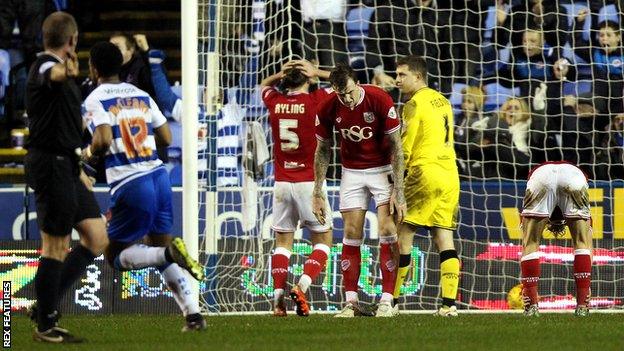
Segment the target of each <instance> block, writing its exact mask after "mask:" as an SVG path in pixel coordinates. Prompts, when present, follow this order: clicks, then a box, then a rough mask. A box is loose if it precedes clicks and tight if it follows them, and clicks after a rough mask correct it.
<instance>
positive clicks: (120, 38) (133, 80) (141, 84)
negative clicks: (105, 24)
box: [109, 32, 154, 97]
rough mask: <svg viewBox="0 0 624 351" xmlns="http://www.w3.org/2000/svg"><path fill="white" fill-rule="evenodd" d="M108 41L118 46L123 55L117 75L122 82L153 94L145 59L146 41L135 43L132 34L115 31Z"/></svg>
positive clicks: (148, 68)
mask: <svg viewBox="0 0 624 351" xmlns="http://www.w3.org/2000/svg"><path fill="white" fill-rule="evenodd" d="M143 38H145V36H143ZM109 41H110V42H111V43H113V44H115V46H117V47H118V48H119V51H121V56H122V57H123V65H122V66H121V73H120V74H119V77H120V78H121V80H122V81H123V82H126V83H130V84H132V85H134V86H136V87H137V88H139V89H141V90H143V91H145V92H147V93H148V94H149V95H150V96H152V97H153V96H154V86H153V85H152V78H151V75H150V67H149V64H148V61H147V59H146V55H145V54H146V51H144V49H145V50H147V49H148V48H147V47H146V45H147V42H146V41H145V42H140V44H141V46H138V45H137V41H136V39H135V37H134V36H132V35H130V34H127V33H121V32H117V33H114V34H113V35H111V37H110V39H109Z"/></svg>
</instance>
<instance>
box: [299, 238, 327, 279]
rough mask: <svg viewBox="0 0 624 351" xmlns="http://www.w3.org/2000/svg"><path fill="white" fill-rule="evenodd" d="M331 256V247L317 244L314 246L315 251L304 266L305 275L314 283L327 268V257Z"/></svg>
mask: <svg viewBox="0 0 624 351" xmlns="http://www.w3.org/2000/svg"><path fill="white" fill-rule="evenodd" d="M328 255H329V247H328V246H327V245H324V244H316V245H314V249H313V250H312V253H311V254H310V256H308V259H307V260H306V261H305V264H304V265H303V274H306V275H307V276H309V277H310V279H311V280H312V281H314V279H316V277H318V275H319V274H320V273H321V271H322V270H323V268H325V263H326V262H327V256H328Z"/></svg>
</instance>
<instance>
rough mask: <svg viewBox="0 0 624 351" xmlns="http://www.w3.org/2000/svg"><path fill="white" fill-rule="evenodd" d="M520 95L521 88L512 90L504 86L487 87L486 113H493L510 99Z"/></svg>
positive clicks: (494, 84)
mask: <svg viewBox="0 0 624 351" xmlns="http://www.w3.org/2000/svg"><path fill="white" fill-rule="evenodd" d="M519 94H520V87H517V88H514V89H510V88H505V87H504V86H502V85H500V84H498V83H493V84H488V85H486V86H485V104H484V107H483V110H484V111H492V110H495V109H497V108H498V106H500V105H502V104H503V103H504V102H505V101H507V99H508V98H510V97H513V96H517V95H519Z"/></svg>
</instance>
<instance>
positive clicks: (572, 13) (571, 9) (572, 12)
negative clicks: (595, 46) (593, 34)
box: [561, 2, 591, 40]
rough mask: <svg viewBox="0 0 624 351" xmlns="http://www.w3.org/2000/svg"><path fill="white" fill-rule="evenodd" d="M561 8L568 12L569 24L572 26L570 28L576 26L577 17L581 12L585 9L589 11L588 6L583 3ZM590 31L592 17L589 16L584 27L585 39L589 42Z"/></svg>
mask: <svg viewBox="0 0 624 351" xmlns="http://www.w3.org/2000/svg"><path fill="white" fill-rule="evenodd" d="M561 6H563V7H564V8H565V9H566V11H567V12H568V24H569V25H570V28H572V26H573V25H574V21H575V18H576V15H577V14H578V13H579V11H581V10H583V9H587V4H586V3H583V2H574V3H571V4H561ZM590 30H591V16H587V17H586V18H585V23H584V25H583V39H585V40H589V36H590Z"/></svg>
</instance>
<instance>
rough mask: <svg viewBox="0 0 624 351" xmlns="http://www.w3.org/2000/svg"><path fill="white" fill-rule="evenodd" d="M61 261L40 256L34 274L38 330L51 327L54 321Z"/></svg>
mask: <svg viewBox="0 0 624 351" xmlns="http://www.w3.org/2000/svg"><path fill="white" fill-rule="evenodd" d="M62 268H63V262H61V261H58V260H55V259H53V258H48V257H41V258H40V259H39V268H37V274H36V275H35V295H36V296H37V306H38V309H37V329H38V330H39V331H40V332H43V331H46V330H48V329H50V328H52V327H53V326H54V324H55V322H56V315H57V313H58V312H57V308H58V306H57V305H58V299H59V298H58V297H59V287H60V282H61V269H62Z"/></svg>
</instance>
